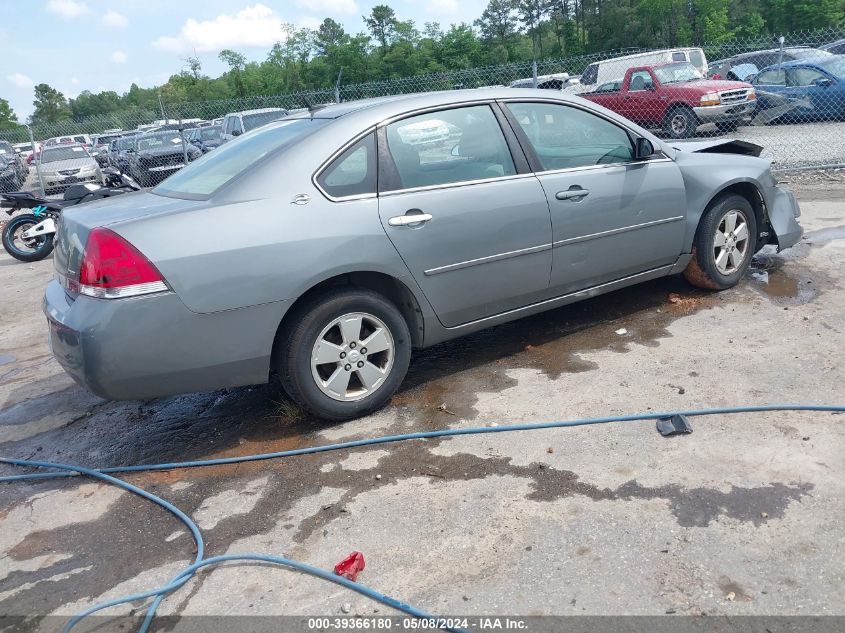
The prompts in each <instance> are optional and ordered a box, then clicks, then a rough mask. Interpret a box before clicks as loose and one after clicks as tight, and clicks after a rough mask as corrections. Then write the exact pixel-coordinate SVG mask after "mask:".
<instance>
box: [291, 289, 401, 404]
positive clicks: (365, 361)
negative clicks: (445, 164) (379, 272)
mask: <svg viewBox="0 0 845 633" xmlns="http://www.w3.org/2000/svg"><path fill="white" fill-rule="evenodd" d="M410 359H411V335H410V332H409V331H408V324H407V323H406V322H405V319H404V318H403V316H402V313H401V312H399V310H398V309H397V308H396V306H395V305H393V304H392V303H391V302H390V301H388V300H387V299H386V298H384V297H383V296H382V295H379V294H377V293H375V292H373V291H370V290H365V289H360V288H348V289H336V290H331V291H327V292H325V293H322V294H320V295H317V296H316V297H314V298H313V299H311V300H310V301H308V302H307V303H306V304H304V305H302V306H301V307H300V308H299V309H297V312H296V314H295V315H293V323H292V325H291V327H290V330H289V332H288V333H287V335H286V336H285V337H284V338H283V339H282V341H281V344H280V345H279V346H278V348H277V357H276V359H275V366H276V369H277V371H278V373H279V377H280V379H281V381H282V386H283V387H284V389H285V391H286V392H287V393H288V395H289V396H290V397H291V398H292V399H293V400H294V401H295V402H297V403H298V404H299V405H300V406H302V407H303V408H304V409H305V410H307V411H309V412H310V413H312V414H313V415H315V416H317V417H319V418H323V419H327V420H347V419H349V418H354V417H358V416H361V415H365V414H367V413H370V412H372V411H375V410H376V409H378V408H380V407H382V406H384V404H386V403H387V401H388V400H390V397H391V396H392V395H393V394H394V393H395V392H396V390H397V389H398V388H399V385H400V384H401V383H402V380H403V379H404V378H405V373H406V372H407V371H408V364H409V362H410Z"/></svg>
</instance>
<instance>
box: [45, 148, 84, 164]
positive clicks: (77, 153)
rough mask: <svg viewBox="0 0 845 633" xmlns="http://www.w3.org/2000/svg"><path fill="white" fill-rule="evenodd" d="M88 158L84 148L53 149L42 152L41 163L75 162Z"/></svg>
mask: <svg viewBox="0 0 845 633" xmlns="http://www.w3.org/2000/svg"><path fill="white" fill-rule="evenodd" d="M86 156H88V153H87V152H86V151H85V149H84V148H82V147H74V146H71V147H55V148H54V147H51V148H50V149H45V150H44V151H43V152H41V162H42V163H54V162H56V161H57V160H74V159H76V158H85V157H86Z"/></svg>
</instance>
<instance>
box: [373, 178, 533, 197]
mask: <svg viewBox="0 0 845 633" xmlns="http://www.w3.org/2000/svg"><path fill="white" fill-rule="evenodd" d="M530 178H534V174H530V173H529V174H512V175H510V176H494V177H493V178H481V179H479V180H462V181H461V182H447V183H443V184H440V185H425V186H423V187H411V188H410V189H391V190H390V191H382V192H381V193H380V194H379V196H381V197H386V196H395V195H399V194H403V193H417V192H419V191H434V190H436V189H454V188H455V187H468V186H471V185H483V184H486V183H488V182H505V181H508V180H527V179H530Z"/></svg>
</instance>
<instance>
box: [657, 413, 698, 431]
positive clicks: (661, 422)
mask: <svg viewBox="0 0 845 633" xmlns="http://www.w3.org/2000/svg"><path fill="white" fill-rule="evenodd" d="M657 430H658V431H659V432H660V435H662V436H663V437H669V436H671V435H683V434H686V433H692V427H691V426H690V423H689V420H688V419H687V416H685V415H680V414H675V415H673V416H672V417H671V418H660V419H658V420H657Z"/></svg>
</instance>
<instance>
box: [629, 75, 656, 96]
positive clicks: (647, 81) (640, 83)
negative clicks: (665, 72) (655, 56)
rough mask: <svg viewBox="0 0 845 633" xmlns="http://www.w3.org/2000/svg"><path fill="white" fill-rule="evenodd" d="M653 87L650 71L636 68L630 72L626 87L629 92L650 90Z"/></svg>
mask: <svg viewBox="0 0 845 633" xmlns="http://www.w3.org/2000/svg"><path fill="white" fill-rule="evenodd" d="M652 88H654V80H653V79H652V78H651V73H650V72H648V71H647V70H638V71H637V72H635V73H631V85H630V87H629V88H628V90H630V91H631V92H639V91H641V90H650V89H652Z"/></svg>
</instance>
